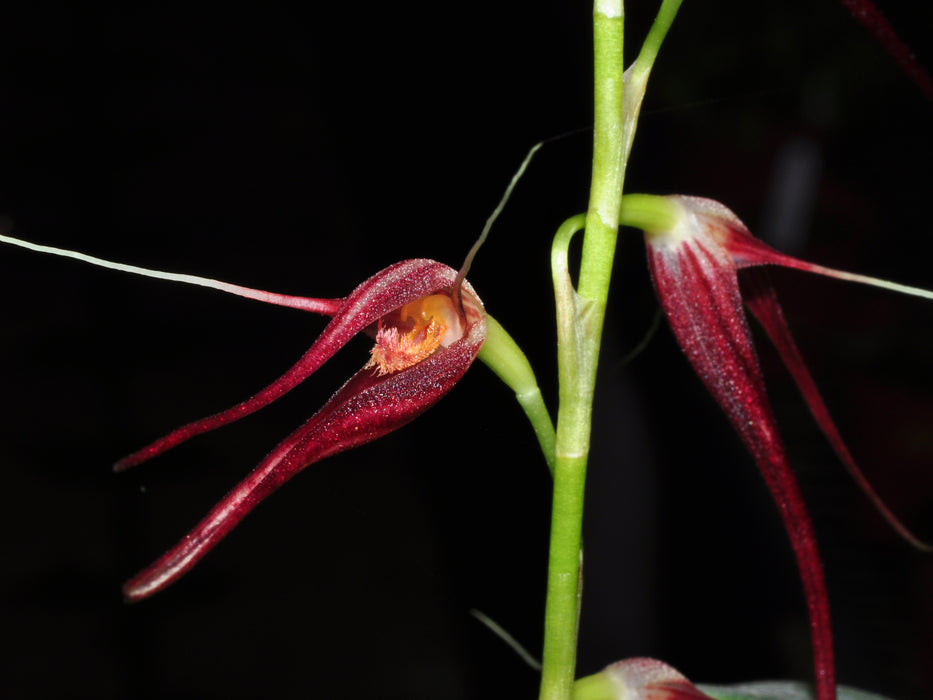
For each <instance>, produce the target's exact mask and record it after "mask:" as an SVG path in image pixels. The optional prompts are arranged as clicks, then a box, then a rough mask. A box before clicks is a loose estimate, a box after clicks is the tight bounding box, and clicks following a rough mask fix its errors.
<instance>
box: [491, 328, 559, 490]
mask: <svg viewBox="0 0 933 700" xmlns="http://www.w3.org/2000/svg"><path fill="white" fill-rule="evenodd" d="M479 359H480V360H482V361H483V362H484V363H486V365H487V366H488V367H489V368H490V369H491V370H492V371H493V372H495V373H496V376H498V377H499V379H501V380H502V381H503V382H505V383H506V384H507V385H508V386H509V388H510V389H512V391H514V392H515V398H516V399H518V403H519V405H520V406H521V407H522V410H524V411H525V415H526V416H528V420H529V421H530V422H531V427H532V428H533V429H534V431H535V436H536V437H537V438H538V444H539V445H540V446H541V452H543V453H544V459H545V461H546V462H547V466H548V469H550V470H551V473H553V472H554V443H555V436H554V423H552V422H551V416H550V414H549V413H548V410H547V406H545V405H544V398H543V397H542V396H541V389H540V388H539V387H538V381H537V379H535V373H534V371H533V370H532V369H531V364H530V363H529V362H528V358H527V357H525V353H523V352H522V350H521V348H519V347H518V344H517V343H516V342H515V341H514V340H513V339H512V336H510V335H509V334H508V333H507V332H506V330H505V329H504V328H503V327H502V325H501V324H500V323H499V322H498V321H497V320H496V319H494V318H493V317H492V316H490V315H489V314H486V341H485V342H484V343H483V347H482V348H481V349H480V351H479Z"/></svg>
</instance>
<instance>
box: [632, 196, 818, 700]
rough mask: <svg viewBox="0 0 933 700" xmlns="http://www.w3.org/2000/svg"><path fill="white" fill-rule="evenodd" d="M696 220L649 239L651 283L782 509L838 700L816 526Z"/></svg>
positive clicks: (734, 291)
mask: <svg viewBox="0 0 933 700" xmlns="http://www.w3.org/2000/svg"><path fill="white" fill-rule="evenodd" d="M723 209H724V208H723ZM691 221H692V223H691V224H690V230H689V231H686V232H680V233H679V234H677V233H676V232H675V234H672V235H671V236H667V237H663V236H662V237H650V236H649V238H648V265H649V268H650V270H651V276H652V280H653V282H654V285H655V289H656V290H657V294H658V299H659V300H660V302H661V306H662V307H663V309H664V311H665V314H666V315H667V318H668V320H669V322H670V326H671V329H672V330H673V332H674V335H675V337H676V338H677V342H678V343H679V345H680V347H681V348H682V349H683V351H684V353H685V354H686V355H687V358H688V359H689V360H690V363H691V364H692V365H693V367H694V369H695V371H696V372H697V374H698V375H699V377H700V379H701V380H702V381H703V383H704V384H705V385H706V388H707V389H708V390H709V392H710V393H711V394H712V395H713V397H714V398H715V399H716V401H717V403H719V405H720V406H721V407H722V409H723V410H724V411H725V413H726V415H727V416H728V417H729V420H730V421H731V422H732V424H733V426H735V428H736V430H737V431H738V433H739V436H740V437H741V439H742V442H743V443H744V444H745V446H746V448H747V449H748V451H749V452H750V453H751V454H752V456H753V458H754V459H755V462H756V464H757V465H758V468H759V470H760V471H761V474H762V476H763V477H764V480H765V483H766V484H767V486H768V489H769V490H770V492H771V496H772V498H773V499H774V501H775V503H776V504H777V507H778V511H779V513H780V515H781V518H782V520H783V522H784V527H785V529H786V530H787V532H788V535H789V537H790V541H791V545H792V547H793V550H794V554H795V556H796V559H797V566H798V568H799V570H800V575H801V579H802V582H803V586H804V593H805V596H806V600H807V608H808V612H809V617H810V629H811V635H812V639H813V647H814V665H815V668H816V687H817V697H818V698H819V699H820V700H829V698H833V697H835V671H834V664H833V647H832V630H831V626H830V620H829V603H828V597H827V593H826V585H825V581H824V577H823V570H822V564H821V561H820V555H819V551H818V549H817V544H816V538H815V536H814V532H813V526H812V523H811V521H810V517H809V514H808V512H807V508H806V505H805V503H804V501H803V496H802V495H801V493H800V489H799V486H798V485H797V480H796V478H795V477H794V474H793V472H792V471H791V469H790V465H789V463H788V460H787V457H786V455H785V452H784V447H783V444H782V442H781V439H780V435H779V433H778V430H777V424H776V422H775V419H774V416H773V414H772V411H771V407H770V403H769V401H768V397H767V394H766V392H765V387H764V381H763V379H762V376H761V370H760V368H759V365H758V360H757V357H756V355H755V351H754V347H753V345H752V339H751V334H750V333H749V330H748V325H747V322H746V320H745V313H744V311H743V308H742V298H741V295H740V292H739V286H738V280H737V277H736V268H735V265H734V264H733V262H732V260H731V258H730V257H729V254H728V253H727V252H726V250H725V249H724V248H723V247H722V246H721V245H720V243H719V241H718V240H717V239H716V231H717V228H716V225H715V222H712V223H710V222H709V221H708V220H707V219H704V218H703V217H697V218H696V219H693V220H691ZM684 233H686V234H687V235H680V234H684Z"/></svg>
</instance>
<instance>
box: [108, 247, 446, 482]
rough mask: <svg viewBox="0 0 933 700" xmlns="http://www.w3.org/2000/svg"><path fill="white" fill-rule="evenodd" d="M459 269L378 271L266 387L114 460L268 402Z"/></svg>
mask: <svg viewBox="0 0 933 700" xmlns="http://www.w3.org/2000/svg"><path fill="white" fill-rule="evenodd" d="M456 276H457V271H456V270H453V269H451V268H449V267H447V266H446V265H443V264H442V263H439V262H435V261H433V260H423V259H417V260H405V261H403V262H400V263H396V264H395V265H392V266H390V267H387V268H386V269H385V270H382V271H381V272H379V273H377V274H375V275H373V276H372V277H370V278H369V279H368V280H366V281H365V282H363V283H362V284H361V285H360V286H358V287H357V288H356V289H354V290H353V292H351V293H350V295H349V296H348V297H347V298H346V299H344V300H343V303H342V304H341V306H340V308H339V309H338V310H337V312H336V313H335V314H334V316H333V318H332V319H331V321H330V323H329V324H328V325H327V327H326V328H325V329H324V331H323V332H322V333H321V335H320V336H319V337H318V339H317V340H316V341H315V342H314V344H313V345H312V346H311V347H310V348H309V349H308V351H307V352H306V353H305V354H304V355H302V357H301V359H299V360H298V362H296V363H295V365H293V366H292V367H291V369H289V370H288V371H287V372H286V373H285V374H283V375H282V376H281V377H279V378H278V379H276V380H275V381H274V382H272V384H270V385H269V386H267V387H266V388H265V389H263V390H262V391H260V392H259V393H257V394H255V395H254V396H252V397H250V398H249V399H247V400H245V401H243V402H241V403H238V404H237V405H236V406H233V407H232V408H228V409H227V410H225V411H221V412H220V413H215V414H214V415H212V416H208V417H207V418H202V419H200V420H197V421H194V422H193V423H188V424H187V425H183V426H182V427H180V428H177V429H176V430H173V431H172V432H171V433H169V434H168V435H166V436H164V437H162V438H159V439H158V440H156V441H155V442H153V443H152V444H150V445H147V446H146V447H144V448H143V449H141V450H139V451H137V452H134V453H133V454H131V455H129V456H127V457H124V458H123V459H121V460H120V461H119V462H117V463H116V464H115V465H114V469H115V470H116V471H122V470H124V469H128V468H130V467H133V466H136V465H137V464H141V463H142V462H145V461H147V460H149V459H152V458H153V457H155V456H157V455H160V454H162V453H163V452H165V451H166V450H169V449H171V448H173V447H175V446H176V445H179V444H181V443H183V442H185V441H186V440H189V439H191V438H193V437H195V436H196V435H200V434H202V433H206V432H208V431H210V430H214V429H215V428H219V427H221V426H223V425H226V424H228V423H232V422H233V421H236V420H239V419H240V418H243V417H244V416H248V415H249V414H251V413H253V412H255V411H257V410H259V409H260V408H262V407H263V406H267V405H268V404H270V403H272V402H273V401H275V400H276V399H278V398H279V397H281V396H282V395H284V394H286V393H287V392H289V391H291V390H292V389H294V388H295V387H296V386H297V385H298V384H300V383H301V382H302V381H304V380H305V379H307V378H308V377H309V376H310V375H311V374H312V373H314V372H315V371H316V370H317V369H318V368H319V367H320V366H321V365H323V364H324V363H325V362H326V361H327V360H329V359H330V358H331V357H332V356H333V355H334V354H335V353H336V352H337V351H338V350H339V349H340V348H342V347H343V346H344V345H346V344H347V342H349V340H350V339H351V338H352V337H353V336H354V335H356V334H357V333H359V332H360V331H362V330H364V329H365V328H367V327H368V326H370V325H372V324H373V323H375V322H376V321H378V320H379V319H380V318H382V317H383V316H385V315H386V314H388V313H389V312H391V311H393V310H395V309H397V308H399V307H400V306H403V305H405V304H407V303H408V302H410V301H414V300H415V299H419V298H421V297H424V296H427V295H429V294H432V293H435V292H437V291H439V290H442V289H445V288H447V287H450V285H451V284H453V281H454V279H455V278H456Z"/></svg>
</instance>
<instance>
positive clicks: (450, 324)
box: [366, 294, 463, 376]
mask: <svg viewBox="0 0 933 700" xmlns="http://www.w3.org/2000/svg"><path fill="white" fill-rule="evenodd" d="M461 337H463V323H462V322H461V320H460V314H459V313H458V312H457V309H456V307H455V305H454V300H453V299H451V298H450V297H449V296H448V295H447V294H432V295H430V296H426V297H422V298H421V299H416V300H415V301H412V302H409V303H408V304H405V306H403V307H402V308H400V309H399V310H398V311H396V312H393V313H391V314H389V315H388V316H385V317H384V318H381V319H379V328H378V331H377V332H376V345H375V346H374V347H373V349H372V350H370V355H371V356H370V358H369V362H367V363H366V367H374V368H375V369H376V372H378V373H379V376H382V375H385V374H391V373H392V372H398V371H399V370H403V369H406V368H408V367H411V366H412V365H416V364H418V363H419V362H421V361H422V360H425V359H427V358H428V357H430V356H431V355H432V354H433V353H434V351H435V350H437V349H438V348H439V347H445V348H446V347H447V346H449V345H450V344H451V343H453V342H455V341H457V340H459V339H460V338H461Z"/></svg>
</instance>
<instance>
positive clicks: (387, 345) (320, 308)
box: [0, 233, 487, 601]
mask: <svg viewBox="0 0 933 700" xmlns="http://www.w3.org/2000/svg"><path fill="white" fill-rule="evenodd" d="M0 243H9V244H12V245H16V246H20V247H23V248H27V249H29V250H34V251H37V252H40V253H49V254H52V255H59V256H63V257H68V258H73V259H76V260H81V261H83V262H87V263H91V264H93V265H98V266H101V267H106V268H109V269H113V270H120V271H122V272H130V273H132V274H135V275H143V276H146V277H155V278H157V279H163V280H170V281H175V282H184V283H186V284H195V285H199V286H203V287H210V288H212V289H217V290H220V291H223V292H226V293H228V294H236V295H238V296H243V297H246V298H248V299H254V300H256V301H262V302H265V303H267V304H277V305H280V306H288V307H291V308H295V309H300V310H302V311H311V312H313V313H319V314H323V315H325V316H331V320H330V323H328V324H327V326H326V327H325V328H324V331H323V332H322V333H321V335H320V336H318V338H317V340H316V341H315V342H314V344H313V345H312V346H311V348H310V349H309V350H308V351H307V352H305V354H304V355H302V356H301V358H300V359H299V360H298V362H296V363H295V365H294V366H293V367H292V368H291V369H289V370H288V371H287V372H285V374H283V375H282V376H281V377H279V378H278V379H276V380H275V381H274V382H272V384H270V385H269V386H267V387H266V388H264V389H262V390H261V391H260V392H259V393H257V394H256V395H255V396H253V397H251V398H249V399H247V400H246V401H243V402H241V403H239V404H237V405H236V406H233V407H232V408H229V409H227V410H225V411H221V412H220V413H217V414H214V415H212V416H208V417H207V418H202V419H201V420H197V421H194V422H193V423H188V424H187V425H184V426H182V427H180V428H178V429H176V430H174V431H172V432H171V433H169V434H168V435H166V436H164V437H162V438H160V439H158V440H156V441H155V442H153V443H152V444H151V445H148V446H147V447H144V448H143V449H141V450H139V451H137V452H134V453H133V454H131V455H129V456H128V457H125V458H123V459H121V460H120V461H119V462H117V463H116V465H114V469H115V470H116V471H122V470H124V469H128V468H130V467H133V466H135V465H137V464H140V463H142V462H145V461H147V460H149V459H152V458H153V457H155V456H157V455H160V454H162V453H163V452H165V451H166V450H169V449H171V448H172V447H175V446H176V445H179V444H181V443H182V442H185V441H186V440H189V439H190V438H192V437H194V436H196V435H200V434H201V433H205V432H208V431H210V430H214V429H215V428H219V427H221V426H223V425H226V424H228V423H232V422H233V421H236V420H239V419H240V418H243V417H244V416H248V415H249V414H250V413H253V412H254V411H257V410H259V409H260V408H262V407H263V406H266V405H268V404H270V403H272V402H273V401H275V400H276V399H278V398H279V397H281V396H282V395H283V394H285V393H287V392H289V391H291V390H292V389H294V388H295V387H296V386H297V385H298V384H300V383H301V382H302V381H304V380H305V379H307V378H308V377H309V376H310V375H311V374H313V373H314V372H315V371H316V370H317V369H318V368H320V367H321V366H322V365H323V364H324V363H325V362H326V361H327V360H329V359H330V358H331V357H333V355H334V354H335V353H336V352H337V351H338V350H340V348H342V347H343V346H344V345H346V344H347V343H348V342H349V341H350V339H351V338H353V337H354V336H355V335H357V334H358V333H360V332H365V333H367V334H369V335H371V336H373V337H374V338H375V340H376V344H375V346H374V347H373V348H372V350H371V352H370V359H369V361H368V362H367V363H366V364H365V365H364V366H363V368H362V369H361V370H360V371H359V372H357V373H356V374H354V375H353V376H352V377H351V378H350V379H349V381H347V383H346V384H344V385H343V386H342V387H341V388H340V389H339V390H338V391H337V393H335V394H334V395H333V396H332V397H331V398H330V399H329V400H328V401H327V403H326V404H325V405H324V407H323V408H321V410H319V411H318V412H317V413H315V414H314V415H313V416H311V418H309V419H308V420H307V422H306V423H305V424H304V425H302V426H301V427H300V428H298V429H297V430H296V431H295V432H293V433H292V434H291V435H289V436H288V437H287V438H285V439H284V440H283V441H282V442H281V443H279V445H278V446H276V448H275V449H274V450H272V452H270V453H269V454H268V455H267V456H266V458H265V459H263V461H262V462H261V463H260V464H259V465H258V466H257V467H256V468H255V469H253V471H252V472H250V474H249V475H248V476H247V477H246V478H245V479H243V481H241V482H240V483H239V484H237V486H236V487H234V489H233V490H232V491H230V493H228V494H227V495H226V496H224V498H223V499H221V501H220V502H219V503H218V504H217V505H216V506H214V508H213V509H212V510H211V511H210V513H208V514H207V516H206V517H205V518H204V519H203V520H202V521H201V522H200V523H198V524H197V525H196V526H195V527H194V528H193V529H192V530H191V532H189V533H188V534H187V535H185V537H184V538H183V539H182V540H181V541H180V542H179V543H178V544H176V545H175V546H174V547H172V548H171V549H170V550H169V551H168V552H166V553H165V554H164V555H163V556H162V557H160V558H159V559H158V560H157V561H156V562H155V563H153V564H152V565H151V566H149V567H148V568H147V569H145V570H144V571H142V572H140V573H139V574H137V575H136V576H134V577H133V578H132V579H130V580H129V581H128V582H127V583H126V584H125V585H124V587H123V594H124V596H125V598H126V599H127V600H128V601H136V600H141V599H143V598H146V597H148V596H150V595H152V594H153V593H156V592H158V591H160V590H162V589H163V588H165V587H166V586H168V585H169V584H171V583H173V582H174V581H176V580H177V579H178V578H180V577H181V576H183V575H184V574H185V573H187V572H188V571H189V570H190V569H191V568H192V567H193V566H194V565H195V564H197V563H198V562H199V561H200V560H201V558H202V557H203V556H204V555H205V554H207V552H209V551H210V550H211V548H212V547H214V545H216V544H217V543H218V542H219V541H220V540H221V539H223V537H225V536H226V535H227V533H228V532H230V530H232V529H233V528H234V527H236V525H237V524H238V523H239V522H240V521H241V520H242V519H243V518H244V517H246V515H247V514H248V513H249V512H250V511H251V510H252V509H253V508H255V507H256V506H257V505H258V504H259V503H260V502H261V501H262V500H263V499H265V498H266V497H267V496H269V494H271V493H272V492H273V491H275V490H276V489H277V488H278V487H279V486H281V485H282V484H284V483H285V482H286V481H288V480H289V479H291V478H292V477H293V476H294V475H295V474H297V473H298V472H300V471H301V470H302V469H304V468H305V467H307V466H309V465H311V464H313V463H315V462H318V461H320V460H322V459H324V458H325V457H329V456H331V455H334V454H337V453H338V452H343V451H344V450H348V449H351V448H353V447H357V446H359V445H364V444H366V443H368V442H372V441H373V440H376V439H377V438H380V437H382V436H384V435H386V434H388V433H390V432H392V431H394V430H396V429H398V428H401V427H402V426H403V425H405V424H406V423H408V422H409V421H411V420H412V419H414V418H416V417H417V416H419V415H420V414H421V413H423V412H424V411H425V410H427V409H428V408H430V407H431V406H433V405H434V404H435V403H437V402H438V401H439V400H440V399H441V398H442V397H443V396H444V395H445V394H447V392H448V391H450V390H451V388H453V386H454V384H456V383H457V382H458V381H459V380H460V378H461V377H462V376H463V375H464V373H465V372H466V371H467V369H468V368H469V367H470V365H471V364H472V363H473V360H475V359H476V356H477V354H478V353H479V351H480V348H481V347H482V346H483V343H484V341H485V340H486V335H487V322H486V318H487V317H486V313H485V310H484V309H483V303H482V302H481V301H480V299H479V297H478V296H477V295H476V292H475V291H474V290H473V287H472V286H470V284H469V283H468V282H467V281H466V280H465V279H463V277H464V275H465V274H466V270H467V267H468V263H469V261H470V260H472V256H473V254H474V253H475V250H474V251H471V254H470V256H468V258H467V261H468V262H467V265H465V266H464V268H463V269H462V270H461V271H460V272H458V271H457V270H454V269H452V268H450V267H447V266H446V265H443V264H442V263H439V262H434V261H433V260H423V259H417V260H405V261H403V262H400V263H396V264H395V265H391V266H390V267H387V268H386V269H384V270H382V272H379V273H377V274H375V275H373V276H372V277H370V278H369V279H368V280H366V281H365V282H363V283H362V284H361V285H360V286H358V287H357V288H356V289H354V290H353V291H352V292H351V293H350V294H349V296H347V297H346V298H344V299H316V298H312V297H295V296H288V295H285V294H275V293H273V292H266V291H263V290H259V289H250V288H248V287H240V286H238V285H234V284H228V283H226V282H220V281H217V280H212V279H207V278H204V277H196V276H194V275H184V274H175V273H169V272H160V271H157V270H149V269H146V268H141V267H136V266H134V265H124V264H122V263H115V262H111V261H108V260H102V259H100V258H95V257H92V256H90V255H85V254H83V253H77V252H75V251H71V250H63V249H61V248H54V247H51V246H44V245H39V244H36V243H30V242H29V241H24V240H21V239H19V238H13V237H12V236H7V235H5V234H2V233H0Z"/></svg>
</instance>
